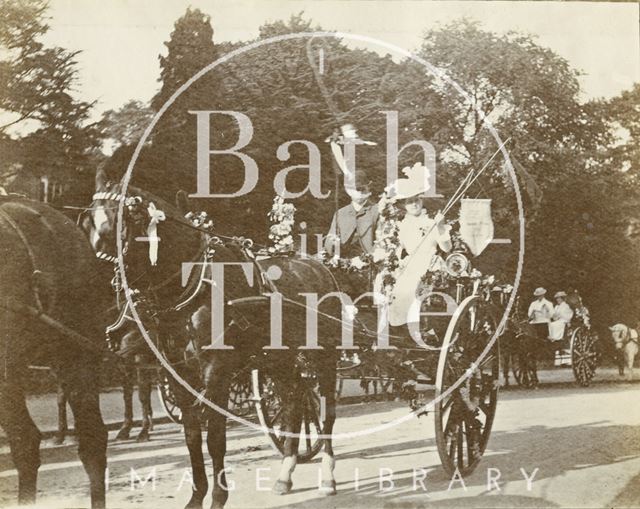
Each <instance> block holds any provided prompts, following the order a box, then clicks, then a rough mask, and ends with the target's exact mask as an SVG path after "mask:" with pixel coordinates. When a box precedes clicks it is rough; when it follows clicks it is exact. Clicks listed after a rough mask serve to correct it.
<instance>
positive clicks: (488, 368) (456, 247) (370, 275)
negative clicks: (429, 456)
mask: <svg viewBox="0 0 640 509" xmlns="http://www.w3.org/2000/svg"><path fill="white" fill-rule="evenodd" d="M284 209H285V204H284V203H283V202H282V200H281V199H279V198H276V200H275V201H274V209H273V210H272V212H271V217H272V219H274V220H276V221H280V224H282V223H283V222H286V224H287V226H288V228H281V227H280V226H279V225H276V227H275V228H272V230H271V231H272V233H273V232H279V234H278V235H275V236H272V238H271V240H272V241H273V242H274V244H275V245H276V246H280V248H278V249H275V251H276V252H277V251H279V252H281V253H283V255H285V256H286V252H287V251H290V252H291V250H290V247H289V243H288V242H282V241H281V237H280V236H283V237H285V238H286V237H288V236H289V235H290V233H291V227H292V225H293V218H292V216H293V210H292V209H291V208H290V206H289V208H287V209H286V213H285V211H284ZM379 210H380V227H379V229H380V232H379V235H378V240H377V242H376V246H377V252H376V254H374V256H371V257H368V258H367V259H364V260H363V259H360V260H344V259H339V258H337V257H332V258H329V257H326V256H324V253H323V254H321V255H320V256H323V258H324V261H325V263H326V264H327V265H328V266H329V267H330V268H331V270H332V272H333V274H334V276H335V277H336V279H337V281H338V283H339V285H340V281H341V280H342V279H343V278H344V277H349V276H352V275H353V274H354V273H359V274H360V275H364V277H361V278H360V280H361V281H373V280H377V281H378V282H379V283H381V285H382V286H381V288H378V290H380V291H382V292H387V294H388V293H389V290H390V289H392V288H393V285H394V282H395V275H396V274H397V273H398V271H399V270H401V269H402V260H400V259H399V258H398V257H397V256H396V253H397V220H398V209H397V207H396V206H395V204H394V201H393V200H390V199H386V195H383V198H382V200H381V201H380V204H379ZM281 230H282V231H281ZM285 246H286V247H285ZM273 252H274V249H271V251H270V252H268V254H270V255H272V254H273ZM265 254H267V253H265ZM441 255H442V256H438V257H437V258H436V260H437V262H436V263H434V264H433V265H432V267H431V269H430V270H429V271H427V272H426V273H425V274H424V275H423V277H422V279H421V282H420V284H419V287H418V290H417V293H416V296H417V298H418V299H419V300H420V302H421V305H420V321H419V324H417V327H416V330H415V331H412V332H411V333H409V332H408V331H409V329H405V330H406V331H407V332H406V333H403V332H401V329H391V331H390V332H389V331H388V330H387V331H386V335H385V333H384V331H383V333H382V335H381V325H380V324H381V321H380V319H381V316H380V309H381V305H380V303H379V302H376V298H375V292H372V290H373V289H372V288H362V289H361V290H362V293H361V296H359V297H356V298H355V304H356V305H353V304H354V301H353V300H352V302H351V304H348V305H347V306H346V308H347V309H346V314H343V320H345V316H346V317H347V318H346V319H347V320H350V321H351V324H352V327H353V332H354V347H355V348H356V350H343V351H342V354H341V358H340V361H339V366H338V377H339V383H338V386H339V387H341V386H342V384H341V383H340V382H341V381H343V380H345V379H357V380H359V382H360V385H361V387H363V388H365V389H368V386H369V385H370V384H374V385H375V384H377V383H380V384H382V386H383V387H387V386H393V388H394V389H395V390H396V391H397V394H398V395H400V396H401V397H402V398H403V399H406V400H407V402H408V403H409V406H410V408H411V411H412V412H414V414H415V415H416V416H422V415H426V414H428V413H433V415H434V418H435V425H436V441H437V446H438V452H439V454H440V458H441V461H442V464H443V466H444V468H445V470H446V471H447V472H448V473H449V474H453V473H454V472H455V471H456V470H458V471H459V472H460V473H461V474H462V475H466V474H468V473H470V472H471V471H472V470H473V469H474V468H475V466H476V465H477V463H478V462H479V461H480V459H481V457H482V454H483V453H484V450H485V448H486V446H487V442H488V439H489V435H490V432H491V427H492V423H493V419H494V416H495V411H496V405H497V397H498V385H499V379H498V378H499V347H498V337H499V335H500V330H499V326H500V322H501V321H503V309H502V308H500V307H499V306H497V305H495V304H494V303H493V302H492V301H491V298H490V290H491V288H492V287H493V286H494V285H495V281H494V278H493V277H484V276H483V275H482V274H481V273H480V272H479V271H478V270H476V269H474V268H473V266H472V261H471V253H470V251H469V249H468V248H467V246H466V245H465V243H464V242H463V241H462V239H461V238H460V235H458V234H457V233H455V234H454V235H453V249H452V251H451V253H450V254H448V255H446V254H444V253H441ZM367 292H370V293H371V294H372V295H365V294H367ZM504 319H505V320H506V317H504ZM398 331H400V332H398ZM305 376H306V377H307V378H306V381H307V391H306V393H305V394H304V395H303V398H304V400H305V409H306V410H305V412H304V416H303V422H302V424H301V435H302V437H301V444H303V445H302V448H301V450H299V452H298V454H299V457H298V461H306V460H309V459H310V458H312V457H313V455H314V454H316V453H317V452H318V451H319V449H320V443H319V441H318V440H316V436H317V435H318V434H319V433H321V429H320V425H319V422H320V419H319V413H320V412H321V400H320V398H319V397H318V395H317V393H316V390H315V381H314V374H313V373H307V374H306V375H305ZM252 383H253V392H254V400H255V404H256V408H257V410H258V416H259V418H260V422H261V423H262V424H263V425H264V426H265V427H266V428H267V429H269V430H270V431H269V433H268V435H269V437H270V439H271V441H272V443H273V445H274V446H275V447H276V449H278V450H279V451H281V452H282V451H283V450H284V440H283V438H282V437H280V436H279V422H278V419H279V416H280V414H281V413H282V408H281V406H280V402H279V400H278V397H277V394H276V392H275V391H274V390H273V389H272V388H271V387H269V384H268V381H267V383H265V381H264V380H261V378H260V374H259V373H258V372H257V371H254V372H253V376H252Z"/></svg>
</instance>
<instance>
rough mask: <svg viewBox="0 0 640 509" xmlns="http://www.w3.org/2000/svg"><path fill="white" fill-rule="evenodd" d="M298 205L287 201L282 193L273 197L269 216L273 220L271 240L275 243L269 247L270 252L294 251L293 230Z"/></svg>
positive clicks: (270, 229) (270, 230)
mask: <svg viewBox="0 0 640 509" xmlns="http://www.w3.org/2000/svg"><path fill="white" fill-rule="evenodd" d="M295 213H296V207H295V205H293V203H285V201H284V198H283V197H282V196H280V195H278V196H276V197H275V198H274V199H273V205H272V206H271V210H270V211H269V212H268V213H267V217H268V218H269V220H270V221H271V227H270V228H269V240H271V241H272V242H273V245H272V246H271V247H269V248H268V249H267V251H268V252H269V253H270V254H275V253H287V252H290V251H293V236H292V235H291V232H292V231H293V224H294V217H295Z"/></svg>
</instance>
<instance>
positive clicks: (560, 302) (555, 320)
mask: <svg viewBox="0 0 640 509" xmlns="http://www.w3.org/2000/svg"><path fill="white" fill-rule="evenodd" d="M566 297H567V294H566V292H557V293H556V294H555V296H554V298H555V299H556V305H555V307H554V308H553V313H552V315H551V322H549V339H552V340H554V341H559V340H561V339H562V338H563V337H564V330H565V328H566V325H567V324H568V323H571V319H572V318H573V310H572V309H571V307H570V306H569V304H567V303H566V302H565V299H566Z"/></svg>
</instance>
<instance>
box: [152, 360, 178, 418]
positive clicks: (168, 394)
mask: <svg viewBox="0 0 640 509" xmlns="http://www.w3.org/2000/svg"><path fill="white" fill-rule="evenodd" d="M158 397H159V398H160V403H162V407H163V408H164V411H165V412H166V413H167V417H169V419H171V421H172V422H175V423H176V424H182V410H180V407H179V406H178V404H177V403H176V397H175V394H174V393H173V389H171V384H170V383H169V375H168V374H167V373H165V372H164V370H163V372H162V373H161V374H160V380H159V382H158Z"/></svg>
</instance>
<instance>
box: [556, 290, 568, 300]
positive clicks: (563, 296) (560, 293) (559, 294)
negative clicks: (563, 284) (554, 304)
mask: <svg viewBox="0 0 640 509" xmlns="http://www.w3.org/2000/svg"><path fill="white" fill-rule="evenodd" d="M566 296H567V292H556V294H555V295H554V296H553V298H554V299H557V298H558V297H562V298H563V299H564V298H565V297H566Z"/></svg>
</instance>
